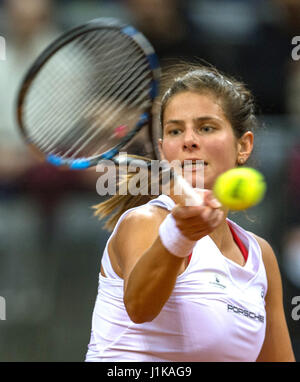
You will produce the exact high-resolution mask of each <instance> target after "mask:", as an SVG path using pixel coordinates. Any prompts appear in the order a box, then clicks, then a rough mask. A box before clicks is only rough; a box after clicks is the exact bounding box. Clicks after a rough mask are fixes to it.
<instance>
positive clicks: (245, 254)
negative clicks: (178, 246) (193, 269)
mask: <svg viewBox="0 0 300 382" xmlns="http://www.w3.org/2000/svg"><path fill="white" fill-rule="evenodd" d="M227 224H228V227H229V228H230V231H231V234H232V237H233V240H234V241H235V243H236V245H237V246H238V247H239V249H240V251H241V252H242V255H243V257H244V259H245V261H247V259H248V250H247V248H246V247H245V245H244V244H243V242H242V241H241V239H240V238H239V237H238V235H237V234H236V232H235V231H234V229H233V228H232V226H231V224H229V222H228V221H227ZM191 258H192V253H191V254H190V255H189V257H188V264H189V263H190V261H191Z"/></svg>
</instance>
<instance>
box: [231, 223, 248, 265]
mask: <svg viewBox="0 0 300 382" xmlns="http://www.w3.org/2000/svg"><path fill="white" fill-rule="evenodd" d="M227 223H228V226H229V228H230V231H231V233H232V236H233V239H234V241H235V242H236V244H237V246H238V247H239V249H240V251H241V252H242V255H243V257H244V259H245V261H247V259H248V250H247V248H246V247H245V245H244V244H243V242H242V241H241V239H240V238H239V237H238V235H237V234H236V232H235V231H234V229H233V228H232V226H231V224H229V222H228V221H227Z"/></svg>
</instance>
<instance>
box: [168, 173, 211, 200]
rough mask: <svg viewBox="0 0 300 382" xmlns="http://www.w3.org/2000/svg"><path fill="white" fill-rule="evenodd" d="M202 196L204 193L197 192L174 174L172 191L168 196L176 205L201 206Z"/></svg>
mask: <svg viewBox="0 0 300 382" xmlns="http://www.w3.org/2000/svg"><path fill="white" fill-rule="evenodd" d="M178 191H179V192H178ZM203 195H204V192H203V193H200V192H197V191H196V190H195V189H194V188H193V187H192V186H191V185H190V184H189V183H188V182H187V181H186V180H185V179H184V178H183V177H182V176H180V175H176V174H174V181H173V190H172V191H171V195H170V196H171V197H172V199H173V200H174V201H175V203H176V204H180V205H182V206H201V205H202V204H203Z"/></svg>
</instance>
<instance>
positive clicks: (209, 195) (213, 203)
mask: <svg viewBox="0 0 300 382" xmlns="http://www.w3.org/2000/svg"><path fill="white" fill-rule="evenodd" d="M206 191H207V192H205V193H204V194H203V201H204V204H205V205H207V206H210V207H211V208H220V207H222V204H221V203H220V202H219V201H218V200H217V199H216V197H215V196H214V194H213V192H212V191H211V190H206Z"/></svg>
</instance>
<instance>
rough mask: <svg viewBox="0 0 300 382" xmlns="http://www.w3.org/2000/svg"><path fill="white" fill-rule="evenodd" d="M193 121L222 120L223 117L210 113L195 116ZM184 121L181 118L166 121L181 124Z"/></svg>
mask: <svg viewBox="0 0 300 382" xmlns="http://www.w3.org/2000/svg"><path fill="white" fill-rule="evenodd" d="M193 121H195V122H207V121H216V122H221V119H220V118H216V117H213V116H210V115H205V116H202V117H197V118H194V119H193ZM183 122H184V121H183V120H180V119H169V120H168V121H166V122H165V124H166V125H167V124H170V123H173V124H177V125H180V124H182V123H183Z"/></svg>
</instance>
